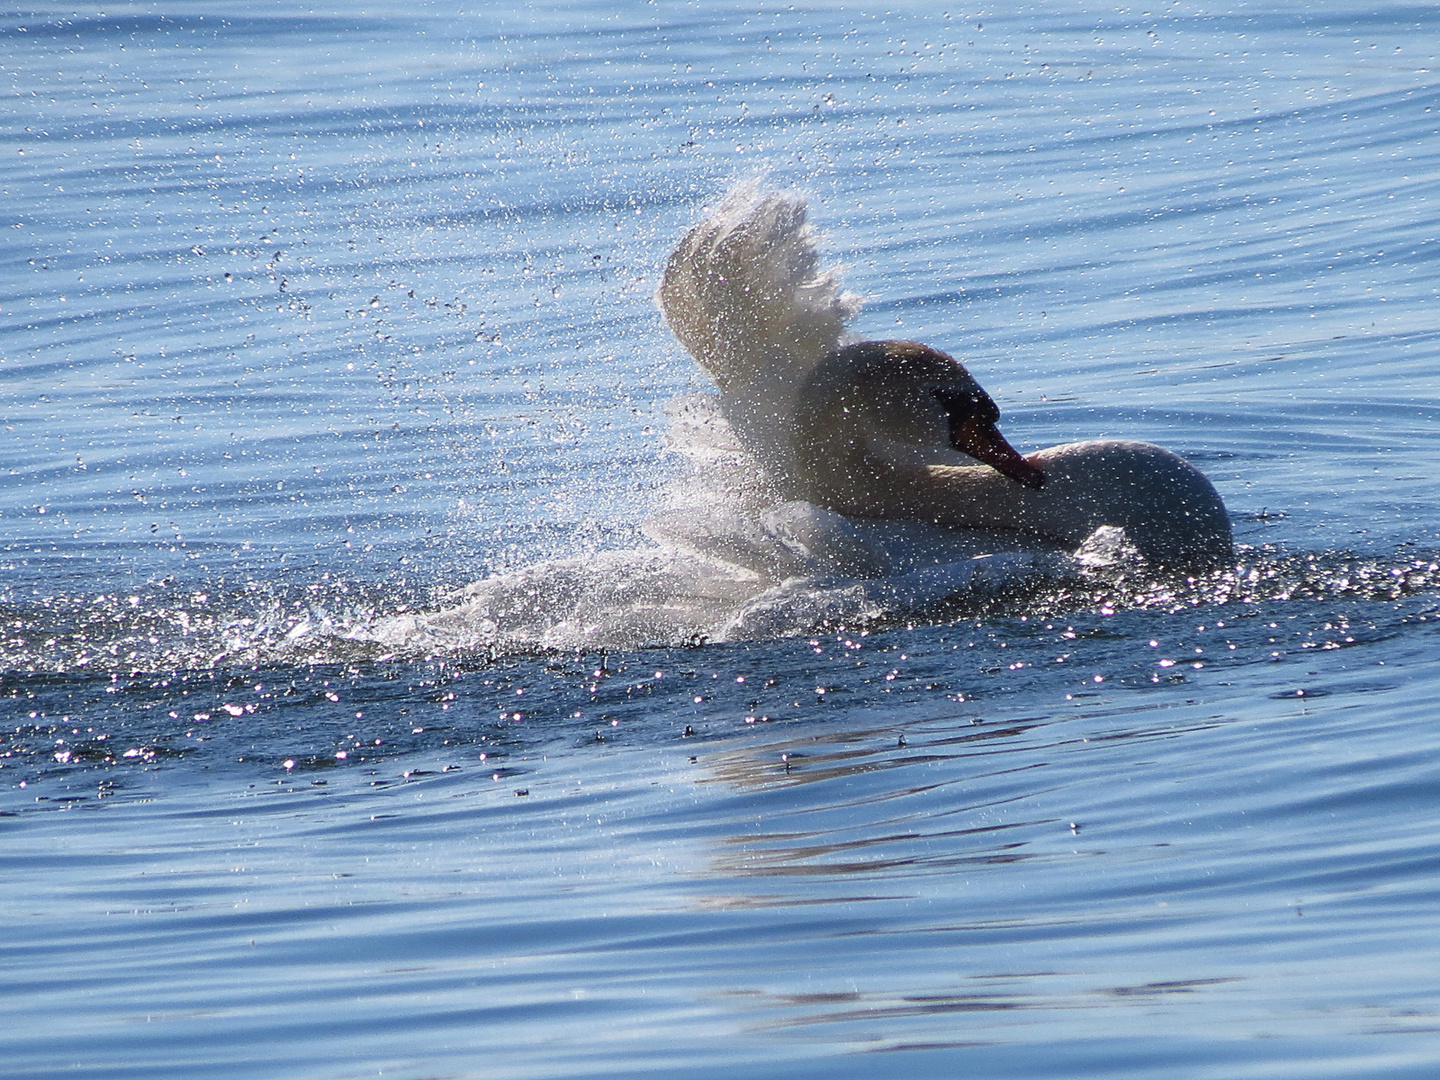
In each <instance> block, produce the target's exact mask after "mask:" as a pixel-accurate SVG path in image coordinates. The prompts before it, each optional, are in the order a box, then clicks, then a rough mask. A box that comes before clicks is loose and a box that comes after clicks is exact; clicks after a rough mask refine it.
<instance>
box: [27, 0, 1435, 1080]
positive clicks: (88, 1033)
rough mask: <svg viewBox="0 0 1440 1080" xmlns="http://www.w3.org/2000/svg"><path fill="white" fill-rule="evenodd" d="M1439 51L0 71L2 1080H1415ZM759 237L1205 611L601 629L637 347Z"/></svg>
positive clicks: (1365, 21) (816, 21) (1072, 598)
mask: <svg viewBox="0 0 1440 1080" xmlns="http://www.w3.org/2000/svg"><path fill="white" fill-rule="evenodd" d="M1437 33H1440V23H1437V20H1436V18H1435V16H1434V15H1433V14H1432V13H1430V12H1428V11H1425V10H1422V9H1419V8H1403V9H1402V8H1394V9H1382V10H1379V11H1376V10H1373V9H1365V10H1364V11H1360V10H1358V9H1356V10H1350V9H1347V8H1344V7H1327V8H1325V9H1323V10H1317V11H1315V12H1310V11H1308V10H1307V11H1305V12H1299V13H1297V12H1294V11H1290V10H1288V9H1281V8H1277V9H1276V10H1274V11H1260V10H1252V9H1249V8H1247V9H1246V10H1245V12H1244V13H1242V14H1231V15H1223V14H1216V13H1213V12H1206V11H1202V10H1199V9H1196V8H1194V7H1183V6H1181V5H1172V6H1171V7H1169V8H1166V9H1164V10H1163V11H1161V10H1156V11H1155V12H1153V13H1149V14H1142V13H1140V12H1139V11H1138V10H1130V9H1125V10H1120V9H1114V10H1105V11H1090V10H1085V11H1082V10H1080V9H1078V8H1063V7H1062V8H1057V7H1055V6H1054V5H1046V6H1044V7H1043V8H1036V9H1033V10H1028V9H1027V10H1024V11H1020V12H1019V13H1017V14H1013V15H1011V14H1008V13H1002V12H990V11H978V10H977V11H973V12H970V11H967V12H961V11H958V10H956V11H952V12H949V13H948V14H945V13H939V12H932V11H930V10H929V9H924V10H922V9H921V8H920V7H907V6H903V5H902V7H901V8H900V9H894V8H893V6H892V8H891V9H886V11H881V10H879V9H875V10H873V11H866V10H861V9H851V8H842V7H839V6H833V7H823V8H816V7H811V8H808V9H804V10H794V11H792V10H790V9H789V8H787V7H784V6H781V7H779V8H763V7H762V8H756V7H754V5H751V6H750V7H741V6H738V5H734V4H726V3H719V4H715V3H711V4H706V5H703V6H700V5H697V6H689V7H680V8H675V9H673V10H665V9H661V8H653V7H649V6H646V5H629V6H626V5H621V6H620V7H619V8H617V7H616V6H615V5H613V4H606V5H590V6H584V5H582V6H580V7H577V6H576V5H574V4H566V5H552V6H540V7H537V6H534V5H532V6H530V7H528V8H526V9H525V10H524V11H523V12H522V11H519V10H517V11H516V12H514V13H507V14H496V13H492V12H489V11H481V12H479V13H469V14H462V13H460V12H458V11H455V10H451V9H448V8H442V7H439V6H426V7H423V8H421V9H419V10H418V11H415V12H409V13H407V14H405V15H404V16H403V17H402V16H397V17H393V18H392V17H387V16H381V15H375V14H369V15H363V16H356V15H354V14H352V13H348V12H343V11H338V10H337V11H332V12H326V11H324V10H317V11H316V12H314V13H306V14H295V13H292V12H291V11H289V10H288V9H282V8H281V7H278V6H267V5H255V4H251V5H246V6H229V5H220V6H215V5H207V6H204V7H203V8H193V9H185V8H175V7H174V5H161V6H154V7H146V6H143V5H124V6H120V7H107V8H106V9H105V10H104V13H103V14H102V13H100V12H99V11H84V12H78V13H77V12H76V11H74V10H72V9H69V8H66V9H59V8H56V9H54V10H49V9H46V10H39V11H35V12H23V13H18V14H7V15H5V16H4V17H3V19H0V59H3V61H4V63H3V65H0V68H3V71H4V74H5V79H6V80H7V93H8V95H9V99H10V101H11V103H12V108H11V109H10V110H9V111H8V112H7V114H6V116H5V118H4V119H3V121H0V132H3V135H0V190H3V193H4V196H5V200H4V210H3V215H4V217H0V224H3V226H4V232H3V233H0V236H3V238H4V242H3V245H0V267H3V270H0V332H3V336H0V420H3V428H0V448H3V459H0V464H3V465H4V468H3V469H0V567H3V576H0V707H3V710H4V723H3V726H0V733H3V740H0V793H3V794H0V813H3V815H4V816H3V817H0V835H3V837H4V844H3V847H0V859H3V860H4V869H5V880H6V881H7V882H8V883H9V886H8V887H7V889H6V890H5V894H4V899H3V901H0V911H3V917H0V926H3V927H4V930H3V931H0V934H3V941H4V951H3V955H4V957H5V961H4V965H5V972H6V976H7V977H6V978H5V979H4V980H3V990H0V1013H3V1023H0V1031H3V1034H0V1048H3V1050H4V1053H3V1054H0V1062H3V1063H0V1071H4V1072H5V1073H7V1074H14V1075H25V1076H30V1077H39V1076H52V1075H53V1076H58V1075H61V1074H62V1073H63V1074H65V1075H96V1076H121V1075H135V1076H145V1077H157V1076H177V1077H179V1076H186V1077H189V1076H195V1075H202V1074H203V1075H221V1074H223V1075H229V1076H257V1077H258V1076H274V1075H287V1076H288V1075H294V1076H314V1077H344V1076H358V1075H375V1074H377V1073H379V1072H382V1071H383V1072H384V1073H385V1074H387V1075H398V1076H410V1077H431V1076H475V1077H480V1076H485V1077H491V1076H499V1077H532V1076H534V1077H538V1076H577V1075H593V1076H604V1075H616V1076H618V1075H627V1076H630V1075H636V1074H643V1073H646V1072H652V1073H660V1074H665V1075H675V1076H685V1075H694V1076H714V1075H717V1074H721V1073H723V1074H725V1075H737V1076H770V1075H775V1076H781V1075H784V1076H795V1075H814V1076H825V1077H845V1076H852V1075H854V1076H859V1075H862V1074H863V1075H865V1076H867V1077H872V1076H874V1075H876V1074H880V1075H888V1076H905V1077H914V1076H932V1075H933V1076H953V1075H957V1074H964V1075H975V1076H988V1075H1007V1076H1035V1077H1042V1076H1044V1077H1049V1076H1055V1075H1075V1076H1087V1075H1088V1076H1097V1077H1098V1076H1104V1077H1130V1076H1134V1077H1139V1076H1157V1077H1158V1076H1174V1075H1177V1073H1183V1074H1185V1075H1187V1076H1215V1077H1225V1078H1233V1077H1246V1076H1296V1077H1307V1078H1309V1077H1317V1076H1377V1077H1378V1076H1386V1077H1392V1076H1400V1077H1404V1076H1415V1077H1421V1076H1426V1077H1428V1076H1430V1075H1432V1074H1433V1072H1434V1069H1435V1064H1436V1061H1437V1059H1440V1039H1437V1034H1436V1033H1437V1031H1440V1019H1437V1018H1440V980H1437V977H1436V974H1435V973H1436V971H1437V970H1440V963H1437V960H1440V957H1437V955H1436V950H1435V947H1434V946H1433V945H1432V944H1431V942H1432V941H1433V940H1434V939H1435V936H1436V935H1435V933H1434V930H1435V916H1434V911H1435V909H1436V900H1437V896H1436V872H1437V869H1440V848H1437V844H1436V841H1435V829H1434V805H1435V800H1436V794H1437V791H1440V787H1437V785H1440V773H1437V768H1436V752H1437V749H1440V748H1437V736H1436V735H1435V733H1434V724H1433V722H1432V719H1433V716H1434V713H1435V708H1436V704H1437V700H1440V682H1437V677H1436V675H1435V667H1434V662H1433V655H1434V651H1435V640H1436V638H1435V626H1436V620H1437V618H1440V606H1437V595H1440V581H1437V575H1440V570H1437V565H1440V511H1437V509H1436V507H1437V506H1440V484H1437V479H1436V476H1437V469H1436V464H1437V462H1436V452H1435V442H1434V438H1435V431H1436V424H1437V421H1440V395H1437V392H1436V391H1437V387H1440V379H1437V375H1436V363H1435V359H1434V356H1435V347H1436V340H1437V336H1440V330H1437V327H1436V324H1435V319H1434V316H1433V311H1434V307H1435V299H1436V296H1435V293H1436V281H1437V278H1436V274H1435V267H1436V265H1437V261H1436V259H1437V254H1440V227H1437V213H1436V206H1437V205H1440V202H1437V199H1440V187H1437V180H1436V177H1437V176H1440V168H1437V164H1440V162H1437V151H1436V147H1437V146H1440V143H1437V141H1436V135H1437V132H1436V126H1437V117H1440V84H1437V79H1436V75H1435V68H1436V55H1435V54H1436V51H1437V41H1440V37H1437ZM764 171H768V176H769V182H771V183H773V184H775V185H777V186H785V185H797V186H799V187H800V188H802V189H803V190H804V191H806V192H807V193H808V195H809V198H810V203H811V212H812V215H813V217H814V219H815V221H816V224H817V225H818V227H819V228H820V229H821V231H822V233H823V234H824V237H825V245H826V248H827V252H828V253H829V254H831V255H833V257H834V258H835V259H836V260H837V261H838V262H840V263H843V264H845V275H846V284H847V285H848V287H850V288H851V289H854V290H855V291H856V292H858V293H860V294H862V295H863V296H864V297H865V298H866V306H865V308H864V310H863V311H862V313H861V315H860V316H859V317H858V319H857V324H856V330H857V331H858V332H859V333H861V334H863V335H865V336H871V337H898V336H903V337H908V338H914V339H917V340H923V341H928V342H931V343H933V344H935V345H937V346H939V347H942V348H945V349H946V350H947V351H950V352H952V353H954V354H955V355H957V356H959V357H961V358H963V359H964V360H965V362H966V363H967V365H968V366H969V367H970V368H971V370H972V371H973V372H974V373H975V374H976V375H977V377H978V378H979V379H980V381H981V382H982V383H983V384H984V385H985V386H986V387H987V389H989V390H990V391H991V392H992V394H994V396H995V397H996V399H997V401H998V402H999V403H1000V406H1001V408H1002V409H1003V411H1004V425H1005V431H1006V434H1007V435H1008V436H1009V437H1010V438H1011V439H1012V441H1014V442H1015V444H1016V445H1017V446H1018V447H1020V448H1022V449H1026V450H1028V449H1033V448H1036V447H1039V446H1044V445H1049V444H1052V443H1056V442H1062V441H1067V440H1071V439H1077V438H1086V437H1091V436H1101V435H1104V436H1120V437H1133V438H1142V439H1148V440H1150V441H1153V442H1157V443H1160V444H1162V445H1165V446H1168V447H1170V448H1171V449H1173V450H1175V451H1177V452H1179V453H1181V454H1183V455H1184V456H1185V457H1187V458H1188V459H1189V460H1191V461H1192V462H1194V463H1195V464H1196V465H1198V466H1199V467H1200V468H1201V469H1203V470H1204V471H1205V472H1206V473H1207V475H1209V476H1210V477H1211V479H1212V480H1213V481H1214V482H1215V484H1216V486H1217V487H1218V488H1219V489H1220V491H1221V494H1222V495H1223V497H1224V498H1225V501H1226V503H1227V505H1228V507H1229V509H1230V511H1231V515H1232V520H1233V524H1234V528H1235V533H1236V540H1237V543H1238V545H1239V553H1238V565H1237V567H1236V568H1235V569H1234V570H1232V571H1225V572H1221V573H1217V574H1214V575H1210V576H1206V577H1203V578H1200V579H1197V580H1195V581H1190V582H1158V583H1157V582H1155V581H1153V580H1151V579H1149V578H1147V577H1145V576H1144V575H1143V574H1137V573H1134V572H1133V571H1132V570H1130V569H1127V567H1126V566H1125V565H1124V564H1123V563H1122V564H1118V565H1117V564H1115V563H1113V562H1111V563H1105V562H1104V561H1103V560H1102V561H1101V563H1100V564H1099V565H1093V566H1084V567H1079V568H1067V569H1066V570H1065V572H1063V573H1055V574H1052V573H1048V572H1047V573H1040V574H1035V573H1031V572H1030V571H1031V570H1033V569H1034V568H1033V567H1021V568H1019V569H1020V570H1021V571H1023V572H1019V573H1010V571H1015V570H1016V569H1017V568H1016V567H1014V566H1012V567H1010V568H1009V571H1007V572H1006V574H1002V575H1001V576H1000V578H999V579H998V580H997V581H996V582H993V583H992V584H994V585H995V586H996V587H994V588H985V589H978V590H977V589H969V588H967V589H960V590H954V589H949V588H938V589H937V588H934V587H933V586H934V584H935V583H934V581H932V580H929V579H926V580H924V581H919V580H913V581H909V582H908V584H907V583H906V582H905V581H898V579H894V578H892V579H890V580H888V581H875V580H870V581H862V582H859V583H858V584H857V582H855V581H820V580H811V581H809V583H808V584H805V585H803V586H802V587H797V588H796V589H795V590H794V591H793V593H792V599H793V600H795V602H794V603H793V604H791V606H789V607H786V608H784V609H783V610H782V611H781V615H782V616H783V617H778V616H777V617H773V618H772V619H771V621H769V622H761V621H756V622H753V623H746V624H744V625H743V626H739V627H738V628H737V629H735V631H734V632H733V633H732V632H727V630H726V628H727V627H731V626H734V625H735V624H734V623H733V616H734V612H735V610H736V608H735V607H734V605H733V604H730V601H729V600H728V599H726V598H725V597H723V596H722V597H721V598H720V601H718V602H717V603H716V605H715V607H714V609H713V610H711V609H708V608H707V609H705V612H702V614H705V616H706V617H705V618H696V619H694V620H692V621H690V622H683V620H675V619H670V620H668V621H666V620H659V621H657V620H656V619H655V618H653V617H652V616H653V613H654V608H655V606H656V604H658V603H663V602H664V601H667V600H668V599H669V598H670V596H671V593H672V592H673V581H674V578H673V576H672V577H667V576H666V574H667V573H672V572H673V569H674V568H673V565H671V566H670V567H669V568H668V569H667V567H666V565H665V562H664V560H666V559H667V558H670V557H671V555H673V549H667V548H666V547H665V546H664V543H657V541H656V540H655V539H654V537H655V536H656V535H657V531H656V529H655V528H654V525H653V523H654V522H655V521H656V520H657V515H660V516H663V514H664V513H665V512H666V511H667V510H668V511H672V512H673V511H674V510H675V509H677V508H679V509H680V510H681V511H682V512H683V513H690V512H692V511H693V510H694V508H695V507H697V506H700V505H702V504H704V503H705V499H706V498H707V496H704V494H703V493H704V491H705V490H707V489H704V488H703V486H702V487H701V488H700V489H698V490H700V491H701V493H702V494H701V497H700V498H699V499H698V501H697V499H696V498H695V497H694V496H695V492H696V490H697V489H696V487H695V484H694V481H695V476H696V475H697V472H698V474H699V475H700V476H702V477H704V476H705V475H708V474H707V468H708V467H709V466H713V467H715V468H719V467H720V466H721V465H722V464H723V461H722V460H721V459H722V458H723V456H724V448H723V447H712V446H710V445H709V444H707V443H706V442H705V439H704V437H703V436H704V432H705V430H706V428H705V425H704V417H705V409H706V407H707V406H706V405H705V401H706V398H705V397H704V396H703V395H705V394H706V393H707V392H708V387H706V385H705V383H704V381H703V379H702V378H701V376H700V374H699V373H698V372H697V371H696V370H695V368H694V366H693V364H692V363H691V362H690V361H689V359H688V358H687V357H685V356H684V355H683V353H682V352H681V350H680V349H679V347H678V346H677V345H676V344H675V343H674V341H673V340H672V339H670V338H669V337H668V335H667V334H666V332H665V331H664V329H663V327H661V325H660V324H659V320H658V317H657V314H656V312H655V310H654V307H653V305H652V303H651V299H650V296H651V293H652V291H653V289H654V286H655V283H656V281H657V279H658V273H659V268H660V266H661V265H662V263H663V260H664V258H665V256H666V254H667V253H668V251H669V249H670V246H671V244H672V243H673V242H674V240H675V238H676V237H677V236H678V235H679V234H680V233H681V232H682V231H683V230H684V229H685V228H686V227H688V226H689V225H690V224H691V223H693V221H694V220H696V217H697V216H698V214H699V213H700V209H701V207H702V206H703V205H707V204H713V202H714V200H715V199H717V198H718V197H719V196H720V194H721V193H722V192H723V191H724V190H725V188H726V187H727V186H728V185H729V183H730V182H731V181H733V180H734V179H736V178H737V177H741V176H746V175H754V174H756V173H758V172H764ZM697 395H701V396H699V397H697ZM697 410H698V411H697ZM712 450H713V451H714V453H710V451H712ZM707 454H708V455H709V456H707ZM707 462H708V463H709V466H707ZM687 500H689V501H687ZM711 501H712V502H713V500H711ZM692 516H693V514H692ZM647 523H650V524H647ZM661 532H662V533H663V535H662V536H661V539H662V541H663V540H664V538H665V536H669V537H671V538H672V539H673V538H674V536H675V535H676V534H675V531H674V528H673V520H672V528H671V530H670V532H668V533H664V531H663V530H662V531H661ZM647 534H648V535H647ZM667 552H669V553H668V554H667ZM647 560H649V561H648V562H647ZM652 565H653V566H654V568H655V570H654V575H653V577H652V578H651V579H644V580H649V582H650V587H651V588H652V593H650V594H647V593H645V592H644V590H643V589H641V588H640V587H639V585H640V584H644V580H642V579H643V574H640V575H639V576H637V567H638V568H640V570H642V571H643V570H644V568H645V567H647V566H652ZM557 568H559V569H558V570H557ZM619 568H623V570H624V573H620V572H619ZM627 574H628V576H626V575H627ZM525 575H531V577H530V578H526V577H525ZM901 576H902V577H903V575H901ZM527 580H528V581H538V582H540V583H541V584H543V585H544V586H545V587H546V588H548V589H549V590H550V591H549V592H546V591H545V589H537V590H536V591H535V594H534V595H533V596H530V597H529V602H528V603H522V602H520V601H521V600H522V599H523V598H524V596H525V595H526V594H525V593H524V589H523V588H521V589H518V590H516V591H513V592H512V593H509V594H506V595H507V597H508V598H509V599H510V600H513V601H515V602H514V603H512V604H511V606H510V607H509V608H508V609H507V611H508V612H509V615H508V616H507V617H508V618H509V621H508V622H506V621H505V620H503V619H502V620H494V619H491V620H490V623H489V624H486V623H485V622H484V621H483V620H468V621H464V622H463V623H462V624H461V625H460V626H459V630H458V631H457V629H456V624H455V623H454V622H453V621H452V622H451V623H446V622H444V620H443V618H440V616H439V615H437V613H442V614H443V613H444V612H447V611H454V610H456V609H457V606H463V605H464V604H466V603H467V602H473V601H474V600H475V598H476V597H477V596H482V597H483V596H491V598H492V599H493V595H492V594H493V591H494V590H495V589H496V588H498V587H499V586H496V585H495V584H494V583H495V582H497V581H498V582H503V583H507V584H506V586H505V587H506V588H510V587H512V586H515V585H516V584H517V583H519V584H520V585H523V584H524V583H525V582H526V581H527ZM687 580H689V581H690V582H691V583H692V584H693V583H694V580H695V579H694V578H693V577H692V578H690V579H687ZM897 581H898V583H897ZM487 582H488V583H489V584H487ZM487 589H488V590H491V592H490V593H487V592H486V590H487ZM467 590H468V592H467ZM802 601H803V602H802ZM567 604H568V605H569V607H566V605H567ZM727 604H729V605H730V606H728V607H727ZM692 610H694V609H692ZM567 612H568V615H567V614H566V613H567ZM577 613H578V614H577ZM707 613H708V614H707ZM772 614H773V613H772ZM560 616H565V617H560ZM572 616H573V617H572ZM582 616H583V617H582ZM711 616H713V617H711ZM437 618H440V621H439V622H437V621H436V620H437ZM567 618H569V621H568V622H567V621H566V619H567ZM707 620H708V621H707ZM727 620H728V621H727ZM462 631H463V632H462Z"/></svg>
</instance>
